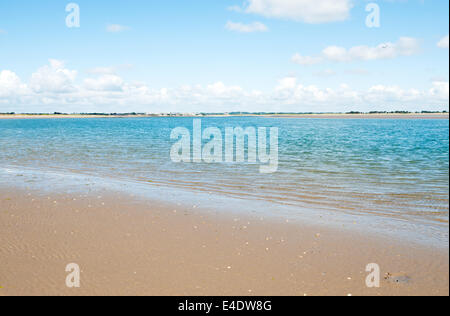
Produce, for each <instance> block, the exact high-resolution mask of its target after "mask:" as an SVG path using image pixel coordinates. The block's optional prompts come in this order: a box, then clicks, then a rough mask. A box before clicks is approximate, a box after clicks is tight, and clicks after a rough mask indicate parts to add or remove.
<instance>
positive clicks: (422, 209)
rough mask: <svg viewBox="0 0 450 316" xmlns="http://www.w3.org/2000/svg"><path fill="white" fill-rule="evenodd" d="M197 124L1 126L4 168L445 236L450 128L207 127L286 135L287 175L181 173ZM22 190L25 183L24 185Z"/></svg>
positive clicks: (254, 170)
mask: <svg viewBox="0 0 450 316" xmlns="http://www.w3.org/2000/svg"><path fill="white" fill-rule="evenodd" d="M192 123H193V121H192V119H191V118H143V119H138V118H133V119H61V120H54V119H51V120H0V148H1V150H0V168H1V167H3V168H16V169H17V168H19V169H20V168H22V167H26V168H33V169H38V170H41V171H43V170H44V171H45V170H53V171H55V170H57V171H59V172H71V173H79V174H87V175H95V176H101V177H106V178H108V177H111V178H115V179H124V180H133V181H138V182H141V183H142V184H146V185H149V186H151V185H155V184H156V185H160V186H170V187H181V188H185V189H189V190H195V191H204V192H208V193H213V194H217V195H219V196H233V197H237V198H240V199H246V200H265V201H269V203H273V204H274V205H276V204H284V205H291V206H293V208H292V209H293V210H295V211H298V212H301V210H302V209H309V210H311V209H313V210H318V211H320V210H325V211H332V212H339V213H341V214H351V215H358V216H366V218H370V217H371V216H372V217H374V218H377V219H380V218H385V219H387V220H401V221H409V222H415V223H421V224H423V225H428V226H429V227H434V228H435V229H436V228H438V229H439V227H441V228H440V229H441V230H442V232H443V233H445V231H447V238H448V209H449V200H448V196H449V192H448V190H449V169H448V168H449V121H448V120H348V119H336V120H332V119H331V120H327V119H291V118H289V119H282V118H204V119H202V124H203V127H209V126H214V127H219V128H220V129H221V130H222V131H224V130H225V127H237V126H241V127H248V126H253V127H260V126H264V127H278V128H279V168H278V172H277V173H274V174H269V175H267V174H260V173H259V165H258V164H248V163H243V164H235V163H233V164H223V163H216V164H204V163H202V164H194V163H173V162H172V161H171V159H170V148H171V146H172V145H173V143H174V141H172V140H170V133H171V131H172V129H173V128H175V127H179V126H184V127H187V128H189V129H192ZM17 181H19V180H17Z"/></svg>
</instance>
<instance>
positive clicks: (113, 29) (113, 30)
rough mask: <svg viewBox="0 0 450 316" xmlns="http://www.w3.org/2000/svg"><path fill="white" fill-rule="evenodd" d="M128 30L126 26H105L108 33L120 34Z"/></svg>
mask: <svg viewBox="0 0 450 316" xmlns="http://www.w3.org/2000/svg"><path fill="white" fill-rule="evenodd" d="M129 29H130V28H129V27H128V26H124V25H120V24H109V25H107V26H106V31H107V32H110V33H120V32H123V31H127V30H129Z"/></svg>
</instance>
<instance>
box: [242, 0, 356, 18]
mask: <svg viewBox="0 0 450 316" xmlns="http://www.w3.org/2000/svg"><path fill="white" fill-rule="evenodd" d="M351 8H352V1H351V0H248V1H246V2H245V4H244V6H243V8H242V10H243V11H245V12H247V13H253V14H259V15H263V16H265V17H269V18H281V19H290V20H295V21H301V22H306V23H326V22H336V21H343V20H346V19H347V18H348V17H349V14H350V10H351Z"/></svg>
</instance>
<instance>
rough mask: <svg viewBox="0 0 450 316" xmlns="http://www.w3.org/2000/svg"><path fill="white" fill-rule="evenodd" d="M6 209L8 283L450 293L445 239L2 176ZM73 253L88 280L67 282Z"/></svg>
mask: <svg viewBox="0 0 450 316" xmlns="http://www.w3.org/2000/svg"><path fill="white" fill-rule="evenodd" d="M99 194H101V195H99ZM243 207H245V206H243ZM0 209H1V210H2V212H0V226H1V229H0V257H1V258H2V267H1V268H0V286H1V287H2V288H1V289H0V295H182V296H184V295H195V296H205V295H219V296H222V295H241V296H253V295H255V296H261V295H262V296H265V295H293V296H304V295H308V296H310V295H339V296H347V295H349V294H352V295H354V296H359V295H374V296H375V295H444V296H447V295H448V293H449V283H448V273H449V272H448V270H449V262H448V249H446V250H442V249H434V248H430V247H423V246H418V245H416V244H414V243H409V244H407V243H405V242H403V243H399V242H397V241H392V240H390V239H388V238H386V237H383V236H378V237H377V238H375V237H373V236H368V235H365V234H362V233H357V232H350V231H347V230H338V229H333V228H325V227H318V226H314V225H310V224H304V223H290V222H287V221H286V222H281V221H278V222H276V221H271V220H267V219H265V218H261V217H259V216H253V215H245V216H243V215H241V214H240V215H237V214H223V213H217V212H216V210H214V209H205V210H201V209H199V208H195V207H194V206H192V205H188V204H185V205H180V204H179V203H178V204H175V203H170V202H166V203H161V202H156V201H153V200H147V199H142V198H138V197H136V196H132V195H126V194H122V195H119V194H117V193H115V192H109V191H102V192H96V191H91V192H90V193H88V194H74V193H51V194H50V193H49V192H39V191H31V190H24V189H17V188H10V189H5V188H2V189H0ZM72 262H75V263H77V264H79V265H80V267H81V269H82V277H81V278H82V287H81V288H80V289H68V288H66V287H65V284H64V280H65V277H66V272H65V270H64V268H65V266H66V265H67V264H69V263H72ZM369 263H377V264H379V265H380V267H381V277H382V282H381V287H380V288H379V289H369V288H367V287H366V286H365V279H366V277H367V275H368V273H366V272H365V267H366V265H367V264H369ZM387 273H390V274H392V275H393V276H394V279H392V278H391V279H389V280H384V276H385V275H386V274H387ZM395 278H397V279H395ZM395 280H400V283H396V282H395ZM405 280H406V281H405Z"/></svg>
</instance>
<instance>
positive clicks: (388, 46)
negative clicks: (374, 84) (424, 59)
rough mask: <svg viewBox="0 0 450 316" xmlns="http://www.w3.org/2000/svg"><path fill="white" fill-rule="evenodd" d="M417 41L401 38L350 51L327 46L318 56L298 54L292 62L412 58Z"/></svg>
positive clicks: (417, 48) (417, 44) (312, 62)
mask: <svg viewBox="0 0 450 316" xmlns="http://www.w3.org/2000/svg"><path fill="white" fill-rule="evenodd" d="M419 50H420V44H419V41H418V40H417V39H415V38H411V37H401V38H400V39H399V40H398V41H397V42H395V43H391V42H387V43H383V44H380V45H378V46H376V47H369V46H355V47H352V48H350V49H346V48H344V47H339V46H329V47H327V48H325V49H324V50H323V51H322V52H321V54H320V55H318V56H302V55H300V54H299V53H297V54H295V55H294V56H293V57H292V61H293V62H294V63H296V64H299V65H314V64H319V63H322V62H336V63H343V62H353V61H370V60H380V59H394V58H397V57H400V56H412V55H415V54H417V53H418V52H419Z"/></svg>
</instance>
